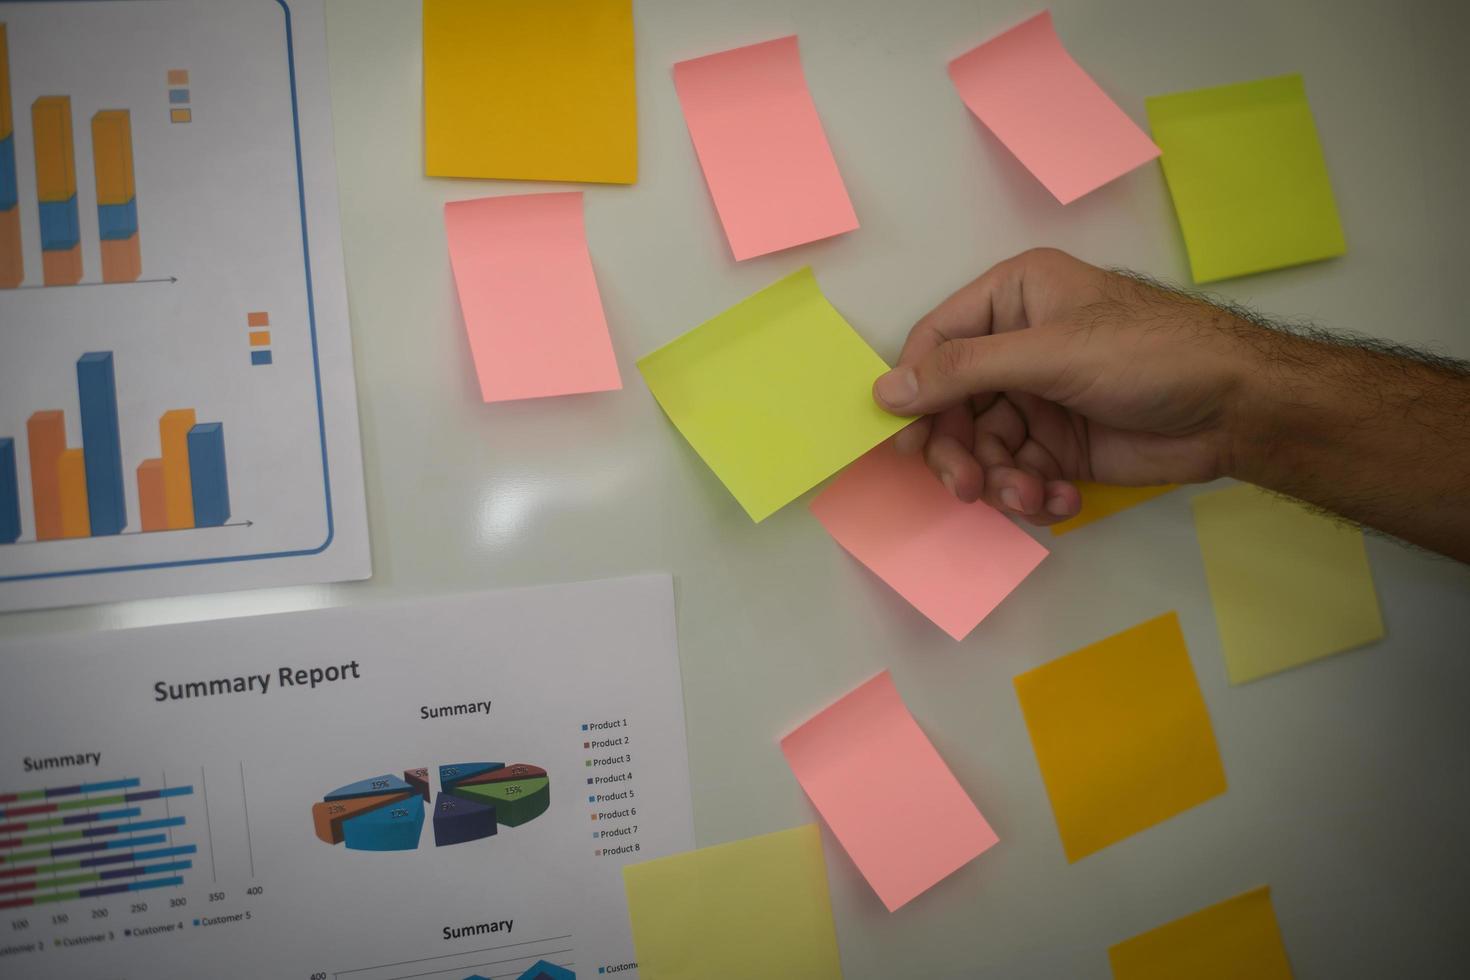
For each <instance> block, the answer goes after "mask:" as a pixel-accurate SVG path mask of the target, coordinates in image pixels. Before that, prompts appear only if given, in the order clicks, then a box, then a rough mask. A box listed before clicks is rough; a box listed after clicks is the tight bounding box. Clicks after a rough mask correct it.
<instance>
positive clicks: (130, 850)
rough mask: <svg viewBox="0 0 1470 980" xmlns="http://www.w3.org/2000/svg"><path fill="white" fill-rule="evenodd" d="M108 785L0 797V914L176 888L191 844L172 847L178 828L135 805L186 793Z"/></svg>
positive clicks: (187, 789) (189, 790)
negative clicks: (114, 895)
mask: <svg viewBox="0 0 1470 980" xmlns="http://www.w3.org/2000/svg"><path fill="white" fill-rule="evenodd" d="M140 785H141V781H140V780H138V779H135V778H134V779H114V780H106V781H100V782H92V783H78V784H75V785H71V786H57V787H51V788H49V789H33V790H25V791H22V792H15V793H0V909H15V908H24V907H26V906H31V905H44V904H48V903H53V902H66V901H71V900H73V899H79V898H94V897H97V896H101V895H113V894H117V893H121V892H136V891H144V890H148V889H153V888H169V887H174V886H178V885H182V884H183V883H184V878H183V876H182V875H181V874H180V872H182V871H187V870H188V869H189V868H190V867H192V865H193V861H192V859H191V858H190V855H193V854H194V853H195V851H196V850H197V845H195V844H178V843H174V842H173V839H172V838H173V835H174V834H175V833H176V831H177V830H178V828H182V827H183V826H184V825H185V823H186V820H185V818H184V817H182V816H172V815H168V814H167V807H166V805H165V807H164V810H163V811H162V812H163V813H164V815H163V816H159V815H158V814H157V813H154V812H148V813H145V812H144V811H145V808H144V807H143V806H140V805H139V804H150V805H151V806H152V807H153V808H154V809H156V808H157V804H151V801H166V800H169V799H171V798H174V797H180V796H191V795H193V793H194V787H193V786H169V787H165V788H161V789H140V788H139V787H140Z"/></svg>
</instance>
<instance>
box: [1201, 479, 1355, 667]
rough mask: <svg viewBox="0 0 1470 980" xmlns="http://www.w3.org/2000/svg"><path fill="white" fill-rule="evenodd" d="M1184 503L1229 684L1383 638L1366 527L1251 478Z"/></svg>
mask: <svg viewBox="0 0 1470 980" xmlns="http://www.w3.org/2000/svg"><path fill="white" fill-rule="evenodd" d="M1190 503H1191V504H1192V505H1193V507H1194V526H1195V533H1196V535H1197V536H1198V538H1199V546H1200V553H1201V555H1202V556H1203V557H1204V563H1205V577H1206V578H1207V579H1208V580H1209V583H1210V599H1211V600H1212V601H1213V603H1214V607H1215V621H1216V622H1217V623H1218V624H1219V627H1220V646H1221V649H1222V650H1223V651H1224V654H1225V667H1226V670H1227V671H1228V672H1229V674H1230V683H1232V684H1241V683H1244V682H1245V681H1251V680H1255V679H1256V678H1258V677H1265V676H1266V675H1268V674H1274V673H1277V672H1278V671H1282V670H1286V669H1287V668H1289V667H1295V666H1297V665H1299V664H1304V663H1307V662H1308V661H1311V660H1316V659H1318V658H1320V657H1326V656H1329V655H1331V654H1334V653H1341V652H1343V651H1344V650H1351V649H1352V648H1354V647H1359V646H1362V645H1363V644H1365V643H1372V642H1374V641H1375V640H1380V639H1382V638H1383V618H1382V615H1381V614H1380V612H1379V608H1378V594H1377V592H1375V591H1374V588H1373V575H1372V572H1371V571H1369V568H1368V552H1367V550H1366V549H1365V548H1364V547H1363V532H1361V531H1359V530H1358V529H1357V528H1354V527H1348V526H1346V525H1343V524H1341V523H1339V522H1338V521H1335V520H1333V519H1331V518H1328V517H1323V516H1322V515H1320V514H1315V513H1313V512H1312V511H1310V510H1308V509H1307V508H1306V507H1305V506H1303V505H1302V504H1299V503H1297V502H1296V501H1294V500H1289V499H1287V498H1284V497H1279V496H1277V495H1275V494H1273V493H1270V492H1269V491H1266V490H1262V489H1260V488H1259V487H1253V486H1250V485H1249V484H1241V485H1239V486H1234V487H1228V488H1226V489H1224V490H1215V491H1211V492H1209V493H1202V494H1199V495H1198V496H1196V497H1195V498H1194V499H1193V500H1191V501H1190Z"/></svg>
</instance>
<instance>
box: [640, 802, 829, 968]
mask: <svg viewBox="0 0 1470 980" xmlns="http://www.w3.org/2000/svg"><path fill="white" fill-rule="evenodd" d="M623 885H624V887H625V888H626V890H627V894H628V919H629V922H630V924H631V925H632V928H633V950H634V952H635V953H636V954H637V956H638V975H639V976H640V977H643V978H644V980H704V978H707V977H801V978H802V980H841V978H842V964H841V961H840V960H839V958H838V954H837V931H836V929H835V927H834V926H833V924H832V903H831V899H830V897H829V895H828V892H827V862H826V859H825V858H824V857H823V856H822V837H821V834H820V833H819V832H818V831H817V827H816V825H815V824H807V825H806V826H804V827H796V828H794V829H792V830H782V831H778V832H776V833H774V834H764V835H762V836H760V837H751V838H748V839H746V840H741V841H735V842H733V843H730V844H720V845H718V846H716V847H706V848H703V849H701V850H698V851H689V852H686V853H684V854H675V855H673V856H672V857H665V858H658V859H656V860H653V861H645V862H644V863H642V864H631V865H628V866H626V867H624V868H623Z"/></svg>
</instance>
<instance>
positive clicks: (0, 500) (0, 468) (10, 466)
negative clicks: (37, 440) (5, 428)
mask: <svg viewBox="0 0 1470 980" xmlns="http://www.w3.org/2000/svg"><path fill="white" fill-rule="evenodd" d="M19 537H20V483H19V482H17V478H16V475H15V440H14V439H10V438H6V439H0V544H10V543H11V542H12V541H15V540H16V539H17V538H19Z"/></svg>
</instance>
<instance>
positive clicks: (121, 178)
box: [92, 109, 143, 282]
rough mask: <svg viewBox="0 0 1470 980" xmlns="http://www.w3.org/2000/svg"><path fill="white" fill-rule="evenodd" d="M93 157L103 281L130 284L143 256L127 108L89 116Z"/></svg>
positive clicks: (129, 117)
mask: <svg viewBox="0 0 1470 980" xmlns="http://www.w3.org/2000/svg"><path fill="white" fill-rule="evenodd" d="M92 158H93V168H92V169H93V173H94V174H95V175H96V180H97V231H98V237H99V238H100V239H101V242H100V245H101V249H102V281H103V282H132V281H133V280H135V279H137V278H138V276H139V275H141V274H142V272H143V256H142V253H141V252H140V251H139V248H138V198H137V190H136V188H135V187H134V186H133V125H132V116H131V115H130V114H129V112H128V111H127V110H126V109H104V110H102V111H101V112H98V113H97V114H96V115H95V116H93V117H92Z"/></svg>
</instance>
